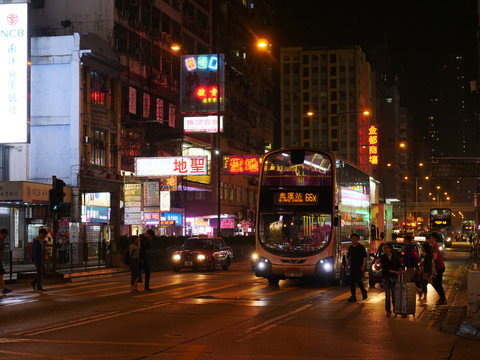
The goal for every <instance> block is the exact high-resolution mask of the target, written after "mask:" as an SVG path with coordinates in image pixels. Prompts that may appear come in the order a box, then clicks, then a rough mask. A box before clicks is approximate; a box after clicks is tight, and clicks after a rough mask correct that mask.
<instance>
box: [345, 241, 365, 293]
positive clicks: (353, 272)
mask: <svg viewBox="0 0 480 360" xmlns="http://www.w3.org/2000/svg"><path fill="white" fill-rule="evenodd" d="M350 240H352V245H350V247H349V248H348V252H347V267H348V266H350V291H351V292H352V296H351V297H349V298H348V301H349V302H355V301H357V297H356V295H355V292H356V289H355V284H357V285H358V287H359V288H360V291H361V292H362V297H363V300H365V299H366V298H367V290H365V286H364V285H363V281H362V277H363V274H364V273H365V267H366V265H367V251H366V250H365V247H364V246H363V245H362V244H360V243H359V242H358V240H359V237H358V234H356V233H353V234H352V235H350Z"/></svg>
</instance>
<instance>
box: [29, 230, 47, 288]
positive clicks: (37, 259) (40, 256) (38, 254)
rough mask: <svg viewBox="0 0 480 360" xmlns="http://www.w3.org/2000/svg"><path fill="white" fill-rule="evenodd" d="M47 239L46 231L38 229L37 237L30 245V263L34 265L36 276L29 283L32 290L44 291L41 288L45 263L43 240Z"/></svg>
mask: <svg viewBox="0 0 480 360" xmlns="http://www.w3.org/2000/svg"><path fill="white" fill-rule="evenodd" d="M46 237H47V230H45V229H40V230H39V232H38V236H37V237H36V238H35V239H33V244H32V262H33V263H34V264H35V267H36V269H37V274H36V276H35V278H34V279H33V281H32V282H31V283H30V284H31V285H32V287H33V290H38V291H45V290H44V289H43V287H42V277H43V271H44V270H43V266H44V263H45V246H44V243H45V238H46Z"/></svg>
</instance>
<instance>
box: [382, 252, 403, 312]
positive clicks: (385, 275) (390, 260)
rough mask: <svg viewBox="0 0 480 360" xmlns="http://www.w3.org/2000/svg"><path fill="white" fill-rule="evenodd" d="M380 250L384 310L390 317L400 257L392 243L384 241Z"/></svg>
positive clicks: (399, 269) (399, 267) (399, 272)
mask: <svg viewBox="0 0 480 360" xmlns="http://www.w3.org/2000/svg"><path fill="white" fill-rule="evenodd" d="M382 250H383V254H382V256H381V257H380V264H381V266H382V285H383V289H384V290H385V312H386V315H387V317H390V315H392V310H391V304H393V308H395V284H396V282H397V277H398V275H399V274H401V273H402V270H401V264H400V259H399V258H398V256H397V254H395V251H393V247H392V244H388V243H384V244H383V245H382ZM390 299H391V300H390Z"/></svg>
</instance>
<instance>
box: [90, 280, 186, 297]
mask: <svg viewBox="0 0 480 360" xmlns="http://www.w3.org/2000/svg"><path fill="white" fill-rule="evenodd" d="M178 284H179V283H178V282H174V283H168V284H162V285H157V286H152V289H153V290H155V289H160V288H163V287H167V286H173V285H178ZM123 287H126V288H128V293H129V292H130V285H124V286H123ZM163 292H165V291H160V292H151V293H145V294H140V293H139V294H137V295H136V296H137V297H142V296H148V295H150V296H151V295H155V294H161V293H163ZM126 293H127V291H117V292H112V293H108V294H102V295H96V297H107V296H114V295H120V294H126Z"/></svg>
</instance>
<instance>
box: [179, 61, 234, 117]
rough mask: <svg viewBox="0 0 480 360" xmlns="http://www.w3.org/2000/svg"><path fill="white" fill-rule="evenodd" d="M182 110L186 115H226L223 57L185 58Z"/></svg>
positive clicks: (182, 77) (183, 65) (181, 82)
mask: <svg viewBox="0 0 480 360" xmlns="http://www.w3.org/2000/svg"><path fill="white" fill-rule="evenodd" d="M180 63H181V70H180V93H181V96H180V110H181V112H183V113H197V114H202V113H203V114H205V113H215V112H218V111H224V110H225V106H224V96H225V95H224V94H225V91H224V89H225V71H224V70H225V65H224V64H225V62H224V56H223V54H221V55H220V57H218V55H217V54H205V55H187V56H182V60H181V62H180Z"/></svg>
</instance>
